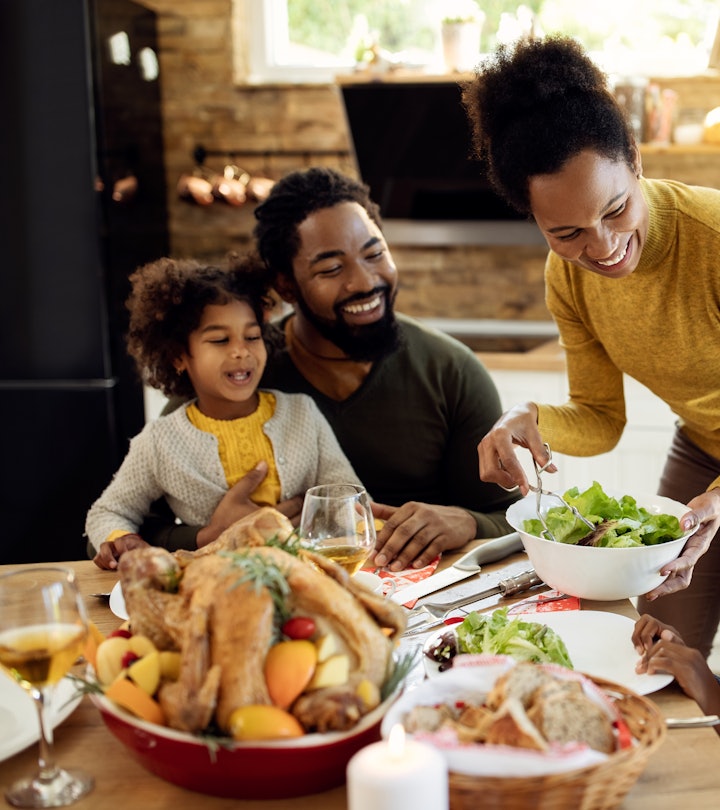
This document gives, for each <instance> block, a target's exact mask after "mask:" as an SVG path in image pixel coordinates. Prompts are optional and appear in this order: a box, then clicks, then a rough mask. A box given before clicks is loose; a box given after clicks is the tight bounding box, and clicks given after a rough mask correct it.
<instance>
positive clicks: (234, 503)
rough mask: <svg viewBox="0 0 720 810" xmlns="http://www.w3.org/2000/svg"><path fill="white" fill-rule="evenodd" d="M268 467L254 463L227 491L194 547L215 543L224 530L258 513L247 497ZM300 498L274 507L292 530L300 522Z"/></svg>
mask: <svg viewBox="0 0 720 810" xmlns="http://www.w3.org/2000/svg"><path fill="white" fill-rule="evenodd" d="M267 471H268V466H267V462H266V461H260V462H258V464H257V466H256V467H255V469H254V470H250V472H249V473H247V475H245V476H244V477H243V478H241V479H240V480H239V481H238V482H237V484H235V485H234V486H233V487H231V488H230V489H229V490H228V491H227V492H226V493H225V495H223V497H222V499H221V500H220V503H219V504H218V505H217V506H216V507H215V511H214V512H213V514H212V517H211V518H210V522H209V523H208V525H207V526H205V527H203V528H202V529H200V530H199V531H198V534H197V546H198V548H202V547H203V546H206V545H207V544H208V543H211V542H212V541H213V540H215V539H217V538H218V537H219V536H220V535H221V534H222V533H223V532H224V531H225V529H227V527H228V526H232V524H233V523H236V522H237V521H238V520H240V518H244V517H246V516H247V515H249V514H251V513H252V512H255V511H256V510H257V509H259V507H258V505H257V504H256V503H253V502H252V501H251V500H250V496H251V495H252V493H253V492H255V490H256V489H257V488H258V487H259V486H260V484H261V483H262V482H263V479H264V478H265V476H266V475H267ZM302 502H303V499H302V496H300V495H298V496H296V497H295V498H291V499H290V500H287V501H281V502H280V503H278V504H276V505H275V509H277V510H278V512H282V514H283V515H285V517H287V518H289V519H290V521H291V522H292V524H293V525H294V526H297V524H298V522H299V520H300V512H301V510H302Z"/></svg>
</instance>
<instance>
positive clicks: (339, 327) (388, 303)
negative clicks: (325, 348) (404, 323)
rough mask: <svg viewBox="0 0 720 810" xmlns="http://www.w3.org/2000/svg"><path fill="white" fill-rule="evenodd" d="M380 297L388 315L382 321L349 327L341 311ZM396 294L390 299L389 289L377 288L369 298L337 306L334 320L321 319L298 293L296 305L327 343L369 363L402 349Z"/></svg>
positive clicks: (365, 296)
mask: <svg viewBox="0 0 720 810" xmlns="http://www.w3.org/2000/svg"><path fill="white" fill-rule="evenodd" d="M378 294H380V295H384V296H385V312H384V314H383V316H382V318H380V320H378V321H375V322H374V323H368V324H363V325H362V326H349V325H348V324H347V323H346V321H345V319H344V317H343V312H342V307H343V306H347V305H348V304H349V303H351V302H352V301H355V300H361V299H362V300H367V299H368V298H371V297H372V296H373V295H378ZM396 294H397V292H395V293H394V294H393V295H392V297H391V296H390V288H389V287H376V288H375V289H374V290H373V291H372V293H371V294H370V295H367V294H363V295H362V296H353V297H352V298H348V299H346V300H345V301H343V302H342V304H339V305H336V306H335V308H334V309H335V320H329V319H327V318H321V317H320V316H319V315H317V314H316V313H315V312H313V311H312V310H311V309H310V307H309V306H308V304H307V302H306V301H305V299H304V298H303V297H302V295H300V294H299V293H296V303H297V305H298V307H299V309H300V311H301V312H302V314H303V315H304V316H305V318H306V319H307V321H309V323H310V324H311V325H312V326H313V327H315V329H316V330H317V331H318V332H319V333H320V335H321V336H322V337H324V338H325V340H329V341H330V342H331V343H334V344H335V345H336V346H337V347H338V348H339V349H340V350H341V351H342V352H344V353H345V354H346V355H347V356H348V357H349V358H350V359H351V360H354V361H356V362H364V363H366V362H374V361H375V360H379V359H380V358H381V357H384V356H385V355H388V354H391V353H392V352H394V351H395V350H396V349H397V348H398V346H399V345H400V327H399V325H398V322H397V321H396V320H395V313H394V312H393V304H394V303H395V296H396Z"/></svg>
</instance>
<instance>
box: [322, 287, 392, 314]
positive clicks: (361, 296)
mask: <svg viewBox="0 0 720 810" xmlns="http://www.w3.org/2000/svg"><path fill="white" fill-rule="evenodd" d="M389 289H390V288H389V287H388V285H387V284H382V285H380V286H378V287H373V289H372V290H370V292H362V293H354V294H353V295H350V296H348V297H347V298H345V299H344V300H342V301H340V302H339V303H338V304H336V305H335V310H336V311H340V310H341V309H342V308H343V307H346V306H347V305H348V304H354V303H355V302H356V301H367V300H368V299H369V298H373V297H374V296H376V295H384V296H387V294H388V290H389Z"/></svg>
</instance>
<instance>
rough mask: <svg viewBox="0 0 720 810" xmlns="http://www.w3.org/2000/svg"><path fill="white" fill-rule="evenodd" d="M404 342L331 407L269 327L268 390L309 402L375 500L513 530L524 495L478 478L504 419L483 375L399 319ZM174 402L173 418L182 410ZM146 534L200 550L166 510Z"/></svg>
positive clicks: (453, 347) (481, 531)
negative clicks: (441, 509) (439, 509)
mask: <svg viewBox="0 0 720 810" xmlns="http://www.w3.org/2000/svg"><path fill="white" fill-rule="evenodd" d="M397 319H398V321H399V323H400V326H401V331H402V342H401V345H400V347H399V349H398V350H397V351H395V352H393V354H391V355H388V356H387V357H383V358H382V359H381V360H378V361H377V362H375V363H374V364H373V368H372V370H371V372H370V374H369V375H368V376H367V378H366V379H365V381H364V382H363V384H362V385H361V386H360V388H359V389H358V390H357V391H356V392H355V393H354V394H352V396H350V397H348V398H347V399H346V400H344V401H342V402H336V401H335V400H332V399H329V398H328V397H326V396H325V395H324V394H322V393H321V392H320V391H318V390H317V388H315V387H314V386H312V385H311V384H310V383H309V382H308V381H307V380H306V379H305V377H303V376H302V374H300V372H299V371H298V370H297V368H296V367H295V365H294V363H293V362H292V360H291V359H290V355H289V353H288V351H287V349H286V348H285V346H284V343H285V340H284V323H280V324H278V325H277V326H275V327H271V328H272V329H273V330H274V332H275V333H276V334H274V335H273V336H272V337H271V340H270V341H269V342H272V343H273V344H274V345H275V346H276V347H277V349H276V351H275V352H273V354H272V357H271V358H269V359H268V364H267V367H266V369H265V374H264V375H263V378H262V380H261V384H260V387H261V388H276V389H278V390H280V391H287V392H288V393H301V394H308V395H309V396H311V397H312V398H313V399H314V400H315V402H316V403H317V405H318V407H319V408H320V410H321V411H322V413H323V414H325V418H326V419H327V420H328V422H329V423H330V426H331V427H332V429H333V430H334V432H335V435H336V436H337V439H338V441H339V442H340V446H341V447H342V449H343V451H344V452H345V455H346V456H347V457H348V459H349V460H350V463H351V464H352V465H353V467H354V468H355V471H356V472H357V474H358V476H359V477H360V480H361V481H362V482H363V484H364V485H365V487H366V488H367V490H368V492H369V493H370V495H371V496H372V498H373V500H375V501H377V502H378V503H385V504H389V505H390V506H401V505H402V504H404V503H406V502H407V501H420V502H421V503H435V504H440V505H443V506H460V507H462V508H464V509H466V510H467V511H468V512H471V513H472V515H473V517H474V518H475V521H476V523H477V537H480V538H484V537H498V536H499V535H502V534H507V533H508V532H510V531H512V528H511V527H510V526H509V525H508V523H507V522H506V521H505V510H506V509H507V507H508V506H509V505H510V504H511V503H512V502H513V501H515V500H516V499H517V498H518V497H519V495H518V494H516V493H512V494H511V493H508V492H505V491H504V490H503V489H501V488H500V487H499V486H497V484H486V483H483V482H482V481H481V480H480V474H479V471H478V470H479V465H478V454H477V446H478V444H479V443H480V440H481V439H482V437H483V436H484V435H485V434H486V433H487V432H488V430H489V429H490V428H491V427H492V425H493V424H494V423H495V422H496V421H497V419H498V418H499V417H500V414H501V407H500V398H499V396H498V392H497V389H496V388H495V384H494V383H493V381H492V379H491V377H490V375H489V374H488V372H487V370H486V368H485V367H484V366H483V365H482V363H480V361H479V360H478V359H477V358H476V357H475V355H474V354H473V353H472V352H471V351H470V349H468V348H467V347H466V346H465V345H463V344H462V343H460V342H459V341H457V340H455V339H454V338H451V337H448V336H447V335H444V334H442V333H441V332H438V331H436V330H434V329H428V328H427V327H424V326H423V325H422V324H420V323H418V322H417V321H414V320H412V319H411V318H408V317H407V316H403V315H397ZM177 404H178V402H176V401H171V403H170V404H169V405H168V406H167V407H166V412H167V411H168V410H171V409H173V408H174V407H177ZM155 506H156V512H155V514H154V515H153V517H151V518H150V519H149V520H147V521H146V524H145V525H144V526H143V527H142V529H141V531H140V533H141V535H142V536H143V537H144V538H145V539H146V540H148V541H149V542H152V543H153V544H155V545H161V546H165V547H166V548H169V549H171V550H172V549H175V548H195V536H196V534H197V529H196V528H191V527H187V526H178V525H174V524H173V523H171V519H170V517H169V516H168V515H165V514H164V504H162V503H158V504H156V505H155Z"/></svg>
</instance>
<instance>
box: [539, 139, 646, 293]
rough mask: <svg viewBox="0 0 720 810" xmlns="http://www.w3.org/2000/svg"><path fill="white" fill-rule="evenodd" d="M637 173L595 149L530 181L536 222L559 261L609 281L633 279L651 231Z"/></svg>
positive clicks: (638, 171) (638, 172) (636, 170)
mask: <svg viewBox="0 0 720 810" xmlns="http://www.w3.org/2000/svg"><path fill="white" fill-rule="evenodd" d="M639 176H640V161H639V157H638V159H637V165H636V167H635V171H633V169H631V167H630V166H628V165H627V163H625V162H624V161H622V160H612V159H610V158H608V157H605V156H604V155H600V154H598V153H597V152H594V151H591V150H585V151H583V152H580V153H579V154H578V155H576V156H575V157H574V158H571V159H570V160H569V161H568V162H567V163H566V164H565V165H564V166H563V167H562V169H561V170H560V171H558V172H556V173H554V174H540V175H535V176H534V177H531V178H530V182H529V184H528V187H529V192H530V206H531V209H532V214H533V217H534V218H535V222H536V223H537V225H538V227H539V228H540V230H541V231H542V234H543V236H544V237H545V240H546V241H547V243H548V245H549V247H550V249H551V250H552V251H553V252H554V253H557V255H558V256H560V258H562V259H565V260H566V261H568V262H572V263H573V264H575V265H577V266H578V267H582V268H584V269H586V270H590V271H591V272H593V273H597V274H598V275H601V276H604V277H606V278H624V277H626V276H629V275H630V274H631V273H632V272H633V271H634V270H635V268H636V267H637V266H638V262H639V261H640V255H641V253H642V249H643V246H644V245H645V240H646V239H647V232H648V218H649V216H648V207H647V203H646V202H645V198H644V197H643V194H642V191H641V189H640V182H639V179H638V178H639Z"/></svg>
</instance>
